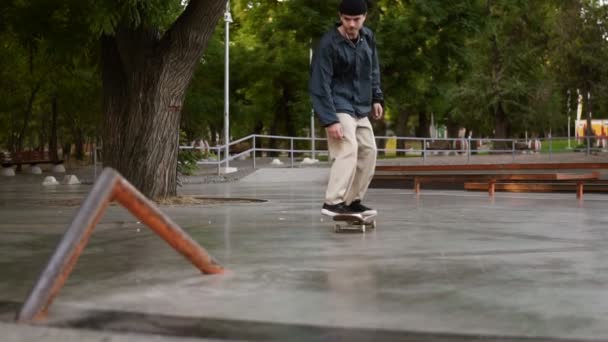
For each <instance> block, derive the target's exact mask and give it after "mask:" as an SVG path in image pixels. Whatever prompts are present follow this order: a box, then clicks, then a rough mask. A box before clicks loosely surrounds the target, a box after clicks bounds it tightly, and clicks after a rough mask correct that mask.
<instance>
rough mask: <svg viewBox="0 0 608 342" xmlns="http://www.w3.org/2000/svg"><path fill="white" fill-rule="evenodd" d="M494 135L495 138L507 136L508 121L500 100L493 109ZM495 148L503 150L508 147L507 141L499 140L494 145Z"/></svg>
mask: <svg viewBox="0 0 608 342" xmlns="http://www.w3.org/2000/svg"><path fill="white" fill-rule="evenodd" d="M494 137H495V138H496V139H506V138H508V137H509V123H508V122H507V114H506V113H505V111H504V109H503V106H502V102H498V104H497V105H496V107H495V109H494ZM494 148H495V149H499V150H505V149H510V148H511V146H510V144H509V143H508V142H505V141H499V142H496V143H495V145H494Z"/></svg>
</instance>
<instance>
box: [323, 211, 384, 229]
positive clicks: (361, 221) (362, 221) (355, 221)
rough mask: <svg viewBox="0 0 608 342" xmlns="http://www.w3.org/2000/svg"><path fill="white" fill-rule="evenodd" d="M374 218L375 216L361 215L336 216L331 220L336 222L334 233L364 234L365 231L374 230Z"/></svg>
mask: <svg viewBox="0 0 608 342" xmlns="http://www.w3.org/2000/svg"><path fill="white" fill-rule="evenodd" d="M376 216H377V215H366V216H364V215H361V214H345V215H336V216H334V217H333V220H334V221H335V222H336V224H335V225H334V232H336V233H339V232H342V231H344V230H359V231H361V232H363V233H365V231H366V230H367V229H376V219H375V218H376ZM339 222H342V223H339Z"/></svg>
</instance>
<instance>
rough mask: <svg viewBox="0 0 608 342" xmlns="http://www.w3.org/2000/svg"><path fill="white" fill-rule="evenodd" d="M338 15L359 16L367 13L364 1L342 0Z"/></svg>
mask: <svg viewBox="0 0 608 342" xmlns="http://www.w3.org/2000/svg"><path fill="white" fill-rule="evenodd" d="M339 11H340V14H346V15H361V14H365V13H367V2H366V1H365V0H342V3H340V8H339Z"/></svg>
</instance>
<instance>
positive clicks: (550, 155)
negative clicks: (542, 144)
mask: <svg viewBox="0 0 608 342" xmlns="http://www.w3.org/2000/svg"><path fill="white" fill-rule="evenodd" d="M552 157H553V136H552V135H551V134H549V160H551V159H552Z"/></svg>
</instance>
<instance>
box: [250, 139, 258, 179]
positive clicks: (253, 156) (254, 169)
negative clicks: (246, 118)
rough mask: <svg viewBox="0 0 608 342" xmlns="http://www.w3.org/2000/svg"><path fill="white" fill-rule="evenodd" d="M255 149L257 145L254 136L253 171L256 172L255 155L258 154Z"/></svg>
mask: <svg viewBox="0 0 608 342" xmlns="http://www.w3.org/2000/svg"><path fill="white" fill-rule="evenodd" d="M255 148H256V144H255V135H254V136H253V158H251V159H252V160H253V169H254V170H255V155H256V154H257V153H256V152H255Z"/></svg>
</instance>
